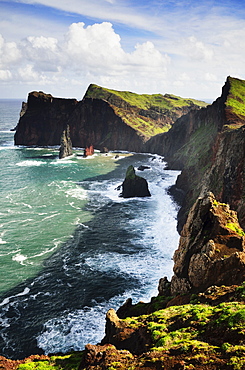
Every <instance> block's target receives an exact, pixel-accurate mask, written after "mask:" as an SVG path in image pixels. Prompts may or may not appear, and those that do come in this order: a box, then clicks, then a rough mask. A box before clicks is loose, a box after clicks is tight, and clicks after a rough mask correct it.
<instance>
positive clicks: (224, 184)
mask: <svg viewBox="0 0 245 370" xmlns="http://www.w3.org/2000/svg"><path fill="white" fill-rule="evenodd" d="M244 97H245V81H242V80H238V79H234V78H231V77H228V78H227V81H226V83H225V85H224V87H223V89H222V95H221V97H220V98H218V99H217V100H216V101H215V102H214V103H213V104H212V105H211V106H208V107H206V108H201V109H198V110H196V109H195V110H191V111H190V112H189V113H187V114H186V115H183V116H182V117H180V118H179V119H177V120H176V122H175V123H174V124H173V125H172V128H171V129H170V130H169V131H168V132H166V133H161V134H159V135H157V136H153V137H152V138H151V139H149V140H148V141H146V142H144V143H143V144H142V142H141V143H140V144H139V141H138V140H139V137H138V136H137V139H135V140H133V141H131V144H132V142H134V145H135V146H134V148H135V151H137V150H139V149H140V150H142V149H144V151H146V152H147V151H150V152H155V153H157V154H160V155H164V156H165V158H166V160H167V162H168V165H169V168H171V169H180V170H181V171H182V172H181V175H180V176H179V178H178V180H177V183H176V185H175V187H174V188H175V191H176V190H177V191H180V192H181V194H183V199H184V200H183V203H182V207H181V210H180V212H179V215H178V217H179V232H180V242H179V247H178V249H177V250H176V252H175V254H174V276H173V278H172V280H171V282H168V281H167V280H166V279H164V278H163V279H161V280H160V283H159V295H158V297H153V298H152V299H151V302H150V303H143V302H139V303H138V304H136V305H132V302H131V301H130V299H129V300H128V301H127V302H126V303H125V304H124V306H122V307H121V308H120V309H119V310H118V312H117V313H116V312H115V311H114V310H113V309H111V310H109V311H108V313H107V317H106V334H105V337H104V339H103V340H102V342H101V343H100V344H98V345H91V344H88V345H87V346H86V348H85V351H83V352H82V353H79V354H74V353H73V354H69V355H67V357H66V358H64V356H63V358H62V356H60V357H59V356H53V357H52V356H44V357H36V358H35V359H33V358H30V359H25V360H23V361H21V362H18V361H17V362H14V361H11V360H6V359H3V358H2V359H0V364H1V366H2V368H5V369H22V370H25V369H32V368H34V369H40V370H41V369H42V368H43V366H44V365H45V369H50V368H53V367H54V368H59V369H73V368H74V369H75V368H79V370H92V369H93V370H95V369H96V370H100V369H101V370H104V369H105V370H106V369H107V370H116V369H155V370H158V369H163V368H164V369H166V370H168V369H176V370H177V369H234V370H239V369H245V286H244V284H243V282H244V281H245V233H244V231H243V228H244V227H245V207H244V206H245V204H244V203H245V163H244V160H245V137H244V135H245V111H244V108H243V106H244V104H245V98H244ZM50 99H51V98H50ZM94 103H95V101H94V102H93V104H94ZM97 103H98V102H97ZM97 103H96V104H97ZM69 104H71V105H73V104H75V103H74V102H70V103H69ZM99 104H101V107H102V105H103V104H105V102H103V103H102V102H100V103H99ZM120 104H121V102H120ZM90 108H91V107H90ZM97 108H98V106H97ZM110 109H111V108H110ZM26 114H27V116H28V114H29V113H28V109H27V111H26V113H25V114H24V115H23V116H22V117H21V120H22V123H23V122H24V121H23V117H25V115H26ZM27 118H28V117H27ZM29 119H30V117H29V118H28V120H29ZM28 122H29V121H26V124H27V125H28ZM115 122H118V121H114V123H115ZM121 123H122V122H121ZM121 123H120V124H119V125H118V126H117V127H119V133H120V134H121V128H120V127H121ZM20 127H21V126H19V129H20ZM19 129H18V127H17V132H16V138H19V137H20V131H19ZM123 130H124V129H123ZM127 130H128V129H127ZM131 130H132V128H130V130H129V131H128V132H127V133H126V136H127V135H129V134H130V133H131ZM23 132H26V131H25V130H24V131H23ZM23 132H22V133H23ZM44 134H45V133H42V137H44V136H43V135H44ZM110 135H111V143H113V145H118V144H117V140H118V134H116V135H114V129H113V130H112V131H111V132H110ZM133 135H136V133H135V132H134V134H133ZM131 137H134V136H131ZM18 140H19V139H16V143H17V144H18V143H19V141H18ZM37 143H38V140H37ZM104 143H105V141H103V144H104ZM106 144H107V143H106ZM138 144H139V145H138ZM28 145H29V144H28ZM113 145H112V147H113ZM126 148H128V146H126ZM130 148H131V146H130ZM125 150H128V149H125ZM69 356H70V357H69ZM69 358H73V359H74V358H76V361H74V362H72V361H71V360H69ZM31 364H34V365H31Z"/></svg>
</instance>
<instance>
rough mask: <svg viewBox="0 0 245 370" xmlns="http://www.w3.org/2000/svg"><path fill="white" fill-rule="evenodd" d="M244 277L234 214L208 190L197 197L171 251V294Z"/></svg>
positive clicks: (244, 239) (241, 237) (243, 246)
mask: <svg viewBox="0 0 245 370" xmlns="http://www.w3.org/2000/svg"><path fill="white" fill-rule="evenodd" d="M244 280H245V233H244V231H243V230H242V228H241V227H240V225H239V222H238V218H237V213H236V212H235V211H233V210H231V209H230V207H229V205H227V204H225V203H220V202H217V200H216V199H215V197H214V195H213V194H212V193H211V192H209V193H206V194H205V195H204V196H203V197H199V198H198V199H197V201H196V203H195V204H194V205H193V207H192V208H191V210H190V212H189V215H188V218H187V221H186V223H185V225H184V227H183V229H182V232H181V237H180V242H179V247H178V249H177V250H176V251H175V253H174V276H173V277H172V280H171V294H172V295H177V294H182V293H188V292H192V293H196V292H203V291H204V290H205V289H207V288H208V287H210V286H213V285H217V286H221V285H232V284H240V283H242V282H243V281H244Z"/></svg>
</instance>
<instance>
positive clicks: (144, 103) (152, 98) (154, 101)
mask: <svg viewBox="0 0 245 370" xmlns="http://www.w3.org/2000/svg"><path fill="white" fill-rule="evenodd" d="M113 95H114V96H116V97H119V98H121V99H122V100H124V101H126V102H127V103H129V104H130V105H132V106H135V107H138V108H140V109H151V108H154V107H158V108H160V109H163V110H171V109H173V108H179V107H181V108H182V107H184V106H190V105H197V106H199V107H206V106H207V103H205V102H203V101H200V100H195V99H185V98H181V97H179V96H175V95H172V94H165V95H162V94H152V95H148V94H136V93H133V92H130V91H117V90H111V89H107V88H104V87H100V86H97V85H95V84H91V85H90V86H89V88H88V90H87V92H86V94H85V97H87V98H97V99H104V100H108V99H109V100H112V96H113Z"/></svg>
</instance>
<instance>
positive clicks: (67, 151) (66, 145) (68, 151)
mask: <svg viewBox="0 0 245 370" xmlns="http://www.w3.org/2000/svg"><path fill="white" fill-rule="evenodd" d="M70 155H72V142H71V138H70V127H69V125H67V126H66V128H65V129H64V130H63V132H62V135H61V140H60V150H59V158H60V159H62V158H65V157H69V156H70Z"/></svg>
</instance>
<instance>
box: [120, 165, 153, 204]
mask: <svg viewBox="0 0 245 370" xmlns="http://www.w3.org/2000/svg"><path fill="white" fill-rule="evenodd" d="M121 196H122V197H123V198H133V197H150V196H151V194H150V191H149V189H148V183H147V181H146V179H144V178H143V177H140V176H137V175H136V174H135V170H134V167H133V166H132V165H131V166H129V167H128V169H127V172H126V177H125V180H124V181H123V183H122V193H121Z"/></svg>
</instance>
